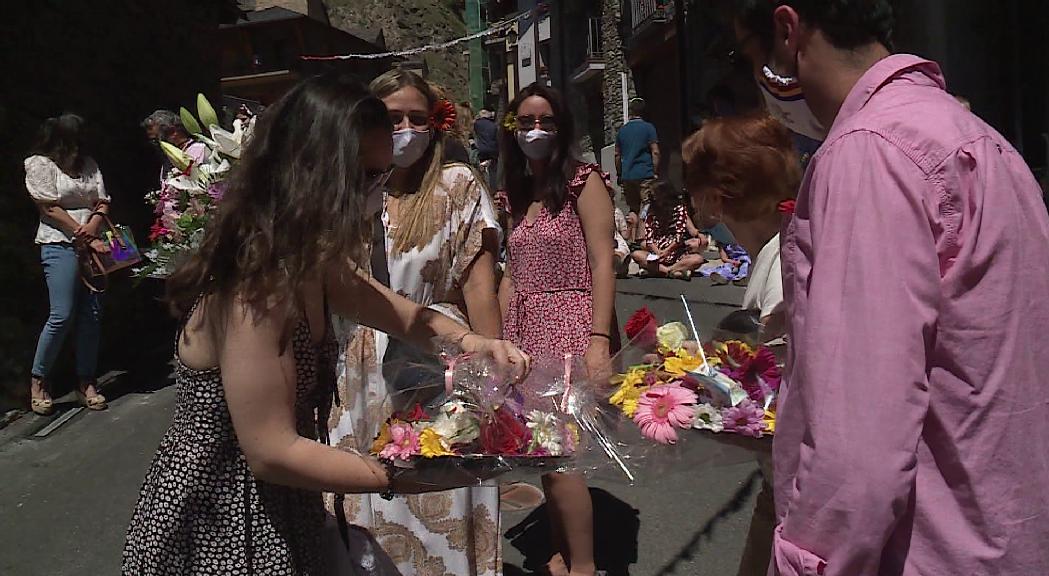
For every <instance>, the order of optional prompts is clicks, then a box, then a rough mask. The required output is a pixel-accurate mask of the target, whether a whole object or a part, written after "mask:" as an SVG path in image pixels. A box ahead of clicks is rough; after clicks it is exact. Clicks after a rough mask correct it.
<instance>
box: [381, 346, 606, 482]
mask: <svg viewBox="0 0 1049 576" xmlns="http://www.w3.org/2000/svg"><path fill="white" fill-rule="evenodd" d="M444 359H445V369H444V371H443V373H438V370H437V369H436V368H434V367H433V366H432V365H430V366H420V365H412V366H404V367H403V370H407V371H409V373H410V374H411V378H412V379H413V380H414V381H415V382H416V383H415V385H413V386H411V387H409V388H401V389H399V390H396V391H392V392H391V396H390V398H389V399H388V401H387V402H386V403H385V404H386V405H389V406H391V407H393V408H394V409H395V411H394V413H393V414H392V415H391V416H390V417H389V418H387V419H386V420H385V421H384V422H383V423H382V424H381V426H380V428H379V429H378V430H376V431H375V433H374V436H373V437H374V441H373V442H372V445H371V447H370V450H369V451H370V453H371V454H372V455H374V456H376V457H378V458H379V459H380V460H382V461H383V462H385V463H386V464H387V466H388V467H389V469H390V472H391V474H393V475H394V477H395V478H405V479H410V480H411V481H412V482H415V483H421V484H424V485H433V486H435V487H445V486H452V485H473V484H481V483H484V482H487V481H489V480H493V479H495V478H497V477H498V478H499V479H500V481H511V480H516V479H528V478H531V479H533V480H534V478H535V476H537V475H539V474H543V473H547V472H580V473H594V472H598V471H607V470H608V469H610V468H611V467H614V466H615V467H618V464H616V463H615V462H614V461H613V457H614V456H616V454H615V442H614V441H613V440H612V439H611V436H612V434H611V433H610V432H609V431H607V430H606V429H604V428H603V427H602V424H601V420H602V416H601V415H600V414H599V413H598V402H597V400H596V397H595V395H594V394H593V391H592V390H591V388H590V385H589V382H588V381H587V379H586V376H585V370H584V368H583V365H582V362H581V359H579V358H573V357H571V356H569V357H564V358H561V359H560V360H559V361H555V360H553V359H548V360H537V361H535V362H534V364H533V368H532V370H531V372H530V373H529V374H528V376H527V377H526V378H524V379H523V380H521V381H516V379H515V378H514V376H513V375H512V373H511V371H510V370H509V369H508V368H504V367H501V366H499V365H497V364H496V363H495V362H494V361H493V360H492V359H491V358H489V357H486V356H481V355H462V354H459V355H451V354H446V355H445V356H444ZM402 380H403V379H402ZM602 434H603V436H602Z"/></svg>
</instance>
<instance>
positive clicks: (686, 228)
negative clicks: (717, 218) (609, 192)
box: [631, 180, 703, 280]
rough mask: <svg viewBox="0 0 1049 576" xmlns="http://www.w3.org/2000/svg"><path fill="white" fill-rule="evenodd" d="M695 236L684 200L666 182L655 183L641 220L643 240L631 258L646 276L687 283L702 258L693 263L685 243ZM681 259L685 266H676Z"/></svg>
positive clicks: (696, 230) (693, 260)
mask: <svg viewBox="0 0 1049 576" xmlns="http://www.w3.org/2000/svg"><path fill="white" fill-rule="evenodd" d="M699 235H700V233H699V230H698V229H697V228H696V226H695V225H694V224H693V223H692V218H691V216H689V209H688V200H687V199H685V197H684V196H683V195H681V194H680V193H678V192H677V191H676V190H675V189H674V187H673V186H672V185H671V184H670V183H669V182H667V181H665V180H659V181H656V182H655V183H654V184H653V185H652V187H651V196H650V202H649V207H648V214H647V217H646V218H645V234H644V237H645V240H644V243H643V244H642V248H641V249H640V250H635V251H634V252H633V253H632V254H631V258H633V260H634V262H636V263H637V265H638V266H640V267H641V268H642V269H643V270H645V271H646V272H647V273H648V275H649V276H653V277H665V276H669V277H671V278H677V279H680V280H688V279H689V278H691V277H692V270H694V269H695V268H698V267H699V266H700V265H701V264H703V260H702V256H699V260H698V261H697V260H696V258H695V255H694V254H692V253H691V252H690V251H689V247H688V245H687V244H686V242H687V241H688V240H689V239H690V238H697V237H699ZM683 259H688V263H687V264H688V265H686V266H681V265H679V264H680V263H681V260H683Z"/></svg>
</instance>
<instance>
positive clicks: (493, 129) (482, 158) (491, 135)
mask: <svg viewBox="0 0 1049 576" xmlns="http://www.w3.org/2000/svg"><path fill="white" fill-rule="evenodd" d="M473 135H474V144H475V145H476V147H477V162H478V165H479V166H480V167H481V172H482V173H484V174H485V177H486V178H487V180H488V189H489V190H497V189H498V186H497V185H496V178H497V174H498V171H499V166H498V164H499V128H498V126H496V125H495V112H493V111H492V110H491V109H490V108H487V107H485V108H482V109H481V112H480V114H478V115H477V119H476V120H474V125H473Z"/></svg>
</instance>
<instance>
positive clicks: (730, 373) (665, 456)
mask: <svg viewBox="0 0 1049 576" xmlns="http://www.w3.org/2000/svg"><path fill="white" fill-rule="evenodd" d="M625 328H626V330H625V331H626V332H627V338H628V342H627V344H626V345H625V346H624V348H623V349H622V350H621V351H620V353H619V354H618V355H617V356H616V358H615V359H614V365H615V366H616V370H617V371H618V373H617V374H615V375H614V376H612V378H611V379H610V381H609V384H610V388H609V389H608V392H607V394H606V395H605V397H604V400H605V401H606V402H607V405H608V406H610V407H612V408H613V409H614V410H615V411H616V412H618V417H619V419H620V422H621V423H622V424H623V425H626V426H627V427H632V428H633V429H634V431H635V435H634V436H633V438H632V439H631V440H630V442H640V443H641V444H642V446H643V447H641V448H638V447H635V448H634V455H635V456H634V457H635V458H636V459H637V460H639V461H641V462H642V465H641V468H642V469H643V470H645V472H646V473H647V474H649V475H656V476H659V475H661V474H664V473H666V472H667V471H669V470H673V469H675V468H679V467H681V466H684V465H687V464H688V462H693V463H695V462H704V463H705V464H704V465H706V466H719V465H731V464H737V463H741V462H743V461H746V460H747V459H748V458H751V457H752V456H749V455H748V454H746V453H741V452H740V451H738V450H733V449H729V448H725V446H724V444H725V443H724V442H719V443H710V442H706V443H704V435H708V437H709V435H711V434H713V435H716V436H719V437H720V436H724V437H726V438H729V437H732V438H733V439H730V442H729V444H735V445H737V446H739V445H742V446H744V447H745V448H749V449H760V450H766V449H767V448H768V444H769V442H767V441H766V442H763V443H762V445H761V446H749V447H748V446H747V445H746V442H749V441H751V440H758V439H766V440H767V439H768V438H770V437H771V435H772V434H773V433H774V432H775V410H776V399H777V397H778V390H779V385H780V379H781V375H780V366H779V363H778V362H777V359H776V356H775V355H774V354H773V353H772V351H771V350H770V349H768V348H767V347H765V346H760V345H755V344H752V343H750V342H748V341H747V340H748V338H744V337H743V335H739V337H738V338H737V337H733V335H731V334H726V333H725V332H724V331H722V332H719V333H717V335H718V336H719V337H720V338H724V339H723V340H710V341H707V342H704V343H703V344H702V348H700V345H699V344H698V343H697V342H696V339H695V337H694V336H693V334H692V330H691V327H690V323H689V322H688V321H687V320H686V319H684V318H682V320H681V321H675V320H671V321H665V320H661V319H659V318H656V317H655V315H653V314H652V313H651V312H650V311H648V310H647V309H641V310H639V311H637V312H636V313H635V314H634V315H632V316H631V318H630V319H629V320H628V321H627V323H626V327H625ZM712 332H713V331H712ZM620 438H630V435H629V434H621V435H620ZM735 438H738V440H736V439H735ZM744 439H746V440H744ZM645 447H647V448H645Z"/></svg>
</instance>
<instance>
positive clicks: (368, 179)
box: [123, 74, 527, 576]
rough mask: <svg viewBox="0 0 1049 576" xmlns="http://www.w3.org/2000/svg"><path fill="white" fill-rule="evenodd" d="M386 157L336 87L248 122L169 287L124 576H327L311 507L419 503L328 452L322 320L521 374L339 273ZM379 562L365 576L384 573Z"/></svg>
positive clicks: (379, 130)
mask: <svg viewBox="0 0 1049 576" xmlns="http://www.w3.org/2000/svg"><path fill="white" fill-rule="evenodd" d="M391 156H392V141H391V127H390V119H389V115H388V114H387V110H386V107H385V106H384V105H383V103H382V102H381V101H380V100H378V99H377V98H375V97H374V96H372V95H371V94H370V93H369V92H368V91H367V89H366V88H365V87H364V86H362V85H360V84H359V83H357V82H355V81H351V80H348V79H346V78H344V77H342V76H338V75H332V74H329V75H324V76H319V77H315V78H311V79H308V80H305V81H304V82H302V83H300V84H299V85H297V86H296V87H294V88H292V89H291V90H290V91H289V92H288V93H287V94H285V96H284V97H282V98H281V99H280V100H279V101H278V102H277V103H276V104H274V105H273V106H272V107H271V108H270V109H268V110H267V112H266V114H265V115H263V116H262V118H261V120H260V122H259V124H258V126H257V127H256V129H255V132H254V135H253V137H252V139H251V142H250V143H249V144H248V146H247V149H246V150H245V151H244V153H243V156H242V158H241V163H240V164H239V165H238V166H237V168H236V173H235V174H234V175H233V176H232V178H231V180H230V187H229V190H228V191H227V193H226V195H225V197H224V198H223V202H222V204H221V207H220V209H219V213H218V215H217V216H216V218H215V220H214V221H213V222H212V224H211V226H210V227H209V228H208V230H207V232H206V234H205V237H204V240H203V242H202V243H201V247H200V250H199V252H197V253H196V254H195V255H194V256H193V257H192V258H191V259H190V261H189V262H188V263H187V264H185V265H184V266H182V267H181V268H180V269H179V270H178V271H176V272H175V274H174V275H173V276H172V277H171V278H169V280H168V296H169V299H170V302H171V306H172V308H173V309H174V311H175V313H176V314H177V315H178V316H180V317H181V318H183V328H182V329H181V330H180V331H179V336H178V338H177V340H176V343H177V347H176V359H177V362H178V368H177V370H176V375H175V379H176V383H177V385H178V388H179V397H178V402H177V404H176V407H175V414H174V421H173V422H172V424H171V427H170V428H169V429H168V432H167V433H166V434H165V435H164V438H163V439H162V440H161V444H160V448H159V449H158V451H157V455H156V457H155V458H154V460H153V464H152V465H151V467H150V469H149V472H148V473H147V475H146V480H145V484H144V486H143V488H142V494H141V496H140V498H139V501H138V504H137V506H136V507H135V512H134V516H133V518H132V520H131V526H130V528H129V530H128V536H127V544H126V546H125V548H124V567H123V573H124V574H127V575H135V576H147V575H154V574H173V575H174V574H179V575H183V574H303V575H313V574H329V573H331V572H332V570H331V566H330V564H329V558H328V557H327V556H326V555H325V554H324V552H323V550H324V548H323V546H324V545H323V538H322V537H321V535H322V534H323V533H325V532H324V531H323V527H324V523H325V518H326V514H325V512H324V504H323V502H322V498H321V493H322V492H325V491H327V492H334V493H352V492H382V491H392V492H416V491H420V490H421V489H422V487H420V486H417V485H413V484H410V483H401V482H393V483H392V484H391V481H390V479H389V478H388V477H387V475H386V471H385V468H384V467H383V466H382V465H381V464H380V463H379V462H378V461H376V460H375V459H373V458H370V457H367V456H363V455H361V454H360V453H357V452H353V451H344V450H341V449H339V448H336V447H334V446H331V445H329V443H328V442H327V434H326V432H327V417H328V412H329V411H330V408H331V403H332V398H333V394H334V384H335V362H334V360H335V358H336V355H337V350H336V343H335V340H334V336H333V333H332V326H331V322H330V320H329V315H328V312H329V311H332V312H336V313H338V314H340V315H342V316H345V317H347V318H351V319H353V320H354V321H355V322H358V323H360V324H363V325H367V326H373V327H376V328H378V329H380V330H382V331H384V332H387V333H390V334H394V335H396V336H397V337H398V338H401V339H404V340H407V341H410V342H414V343H416V344H418V345H420V346H428V345H429V343H430V341H431V339H432V338H434V337H443V338H452V339H455V340H458V341H459V342H460V343H461V345H462V348H463V349H464V350H466V351H473V352H479V353H485V354H492V355H493V356H494V357H495V358H496V360H497V361H500V362H501V363H504V364H506V363H514V364H515V365H516V366H519V367H521V371H522V372H523V371H524V370H526V369H527V358H526V357H525V356H524V355H523V354H521V353H520V352H519V351H518V350H517V348H515V347H514V346H512V345H510V344H508V343H505V342H502V341H497V340H492V339H489V338H485V337H482V336H479V335H477V334H474V333H473V332H471V331H469V329H467V328H464V327H463V326H462V325H461V324H459V323H457V322H455V321H453V320H451V319H449V318H448V317H447V316H445V315H443V314H440V313H438V312H434V311H431V310H427V309H424V308H420V307H419V306H418V305H416V304H414V303H412V302H410V301H408V300H406V299H405V298H402V297H400V296H398V295H396V294H394V293H393V292H391V291H390V290H389V289H388V288H386V287H385V286H383V285H382V284H380V283H378V282H377V281H375V280H374V279H373V278H371V277H369V276H368V275H367V274H365V273H364V272H362V271H361V269H360V268H359V267H357V266H355V265H354V263H355V262H361V259H362V254H364V253H365V249H364V248H365V239H366V238H367V235H368V232H369V230H370V228H369V226H368V220H367V217H366V216H365V214H364V210H363V206H364V203H365V198H366V196H367V195H368V192H369V191H370V190H373V189H375V188H376V187H377V186H379V185H381V183H382V181H383V179H384V176H385V175H386V173H387V170H388V166H389V164H390V160H391ZM343 533H344V534H346V535H347V536H346V539H347V543H348V544H351V545H352V544H353V543H354V542H356V543H357V544H360V540H361V538H359V537H358V538H350V537H349V535H357V534H359V532H357V531H349V530H345V531H343ZM351 547H352V546H351ZM353 549H354V550H357V551H360V550H361V548H360V547H359V546H358V547H353ZM369 554H371V556H370V560H369V561H374V559H375V558H376V557H375V556H374V550H373V551H372V552H369ZM386 562H387V564H386V565H384V566H381V567H378V568H377V567H374V566H373V567H372V568H371V570H372V571H370V572H368V574H392V573H395V569H393V567H392V565H389V563H388V559H386ZM358 567H359V566H358ZM382 568H389V569H388V570H384V569H382Z"/></svg>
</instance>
